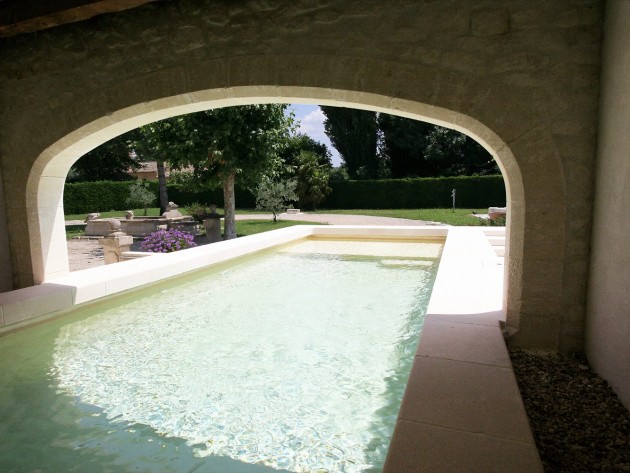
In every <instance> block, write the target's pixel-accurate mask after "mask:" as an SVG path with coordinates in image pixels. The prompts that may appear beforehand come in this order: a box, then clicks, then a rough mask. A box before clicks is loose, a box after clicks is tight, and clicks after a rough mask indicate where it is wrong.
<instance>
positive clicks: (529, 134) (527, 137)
mask: <svg viewBox="0 0 630 473" xmlns="http://www.w3.org/2000/svg"><path fill="white" fill-rule="evenodd" d="M318 71H326V72H327V73H326V75H322V74H321V73H319V72H318ZM517 92H518V94H516V95H515V91H514V87H508V86H500V85H497V84H488V83H485V82H479V81H476V80H474V78H472V77H469V76H467V75H466V74H463V73H457V74H455V73H453V72H452V71H449V70H446V69H443V70H442V69H436V68H435V67H427V66H419V65H415V66H413V65H409V64H404V63H398V62H387V61H370V60H365V59H358V58H355V57H340V56H335V55H331V56H324V55H320V56H285V55H279V56H273V55H264V56H254V57H246V58H243V57H238V58H230V59H226V60H216V61H215V60H212V61H206V62H199V63H195V64H189V63H183V64H182V65H181V67H178V68H174V69H167V70H160V71H156V72H154V73H152V74H149V75H146V74H145V75H143V74H137V75H132V76H131V77H128V78H127V79H126V80H124V81H119V82H117V83H116V84H115V87H109V88H104V89H102V90H100V89H97V88H95V87H86V89H85V90H83V91H81V93H80V95H79V96H77V97H75V98H74V100H69V101H67V102H66V105H67V107H66V108H64V109H63V110H61V109H57V110H46V111H44V112H43V113H38V114H33V115H32V121H33V123H32V124H31V126H32V127H33V128H39V129H42V130H45V132H43V133H42V134H41V135H38V136H34V137H32V139H31V140H29V141H25V140H20V139H17V140H14V142H13V143H11V144H12V145H13V152H14V153H18V152H19V153H22V154H23V155H25V156H35V157H36V158H35V159H33V161H32V162H31V163H30V164H29V163H28V160H26V162H25V164H26V165H25V166H24V167H23V168H22V169H19V170H18V172H16V176H15V177H16V179H17V180H18V181H20V180H22V182H24V186H23V189H25V192H24V194H22V196H21V199H18V200H23V204H22V205H23V207H20V206H19V205H16V206H15V209H11V208H9V209H8V214H9V219H10V221H11V222H12V226H13V229H14V231H13V232H12V235H16V233H18V234H21V235H23V236H22V237H21V238H18V237H16V236H13V237H12V241H11V245H12V248H13V251H14V253H15V254H16V255H17V256H16V257H14V264H13V267H14V272H15V271H16V269H17V272H18V274H17V280H18V285H19V286H21V287H24V286H28V285H30V284H33V283H41V282H42V281H44V280H46V278H49V277H54V276H55V275H58V274H63V273H64V272H65V271H67V266H66V265H67V259H66V258H63V257H60V255H62V256H65V254H66V250H65V246H63V245H62V243H64V244H65V240H62V238H63V232H62V228H63V215H62V213H61V210H60V208H61V206H62V193H63V182H64V179H65V176H66V174H67V171H68V169H69V168H70V166H71V164H72V163H73V162H74V161H75V160H76V159H78V157H79V156H81V155H82V154H84V153H85V152H86V151H89V150H90V149H92V148H94V147H96V146H97V145H99V144H100V143H102V142H104V141H106V140H107V139H109V138H112V137H114V136H116V135H118V134H120V133H123V132H125V131H127V130H130V129H133V128H135V127H137V126H140V125H143V124H146V123H149V122H152V121H155V120H159V119H162V118H166V117H169V116H174V115H177V114H183V113H190V112H194V111H199V110H203V109H207V108H210V107H218V106H230V105H238V104H247V103H263V102H286V103H290V102H298V103H299V102H301V103H318V104H330V105H345V106H350V107H355V108H364V109H369V110H375V111H384V112H387V113H393V114H398V115H401V116H405V117H408V118H416V119H421V120H426V121H429V122H433V123H436V124H439V125H443V126H446V127H450V128H453V129H456V130H458V131H461V132H464V133H466V134H468V135H469V136H471V137H472V138H474V139H476V140H477V141H478V142H479V143H481V144H482V145H483V146H484V147H485V148H486V149H488V150H489V151H490V152H491V153H492V154H493V156H494V157H495V159H497V161H498V162H499V163H500V167H501V170H502V172H503V175H504V178H505V180H506V183H507V189H508V197H509V205H510V217H509V247H510V254H509V258H508V259H506V261H508V263H507V264H506V267H507V276H506V277H507V279H508V284H507V285H506V288H507V298H506V300H507V314H508V322H509V325H510V326H511V327H513V328H515V329H516V328H517V327H519V326H520V327H521V330H520V332H519V336H520V337H521V338H522V339H523V342H522V343H523V344H528V345H531V344H535V345H541V346H545V347H557V345H558V337H559V323H560V311H561V304H562V294H561V293H562V275H563V271H564V268H563V258H562V257H559V258H553V257H552V258H549V256H548V252H551V253H552V254H554V255H563V253H564V241H563V238H564V234H563V227H562V226H560V230H559V231H556V232H555V233H552V234H550V233H549V232H548V231H546V230H545V231H538V229H542V228H543V226H544V225H545V224H548V223H554V224H556V223H557V222H558V221H564V212H565V208H564V205H563V203H564V187H563V183H562V167H561V163H560V160H559V157H558V155H557V152H556V150H555V144H554V142H553V139H552V138H551V136H550V134H549V133H548V131H547V129H546V127H545V126H544V125H543V124H542V122H541V119H540V118H539V117H537V116H536V114H534V113H532V111H531V110H530V109H529V108H528V106H527V105H528V99H529V98H528V93H527V91H526V90H518V91H517ZM9 131H10V130H9ZM16 150H19V151H16ZM19 208H24V209H26V214H27V220H26V221H24V219H23V218H22V219H20V218H19V216H17V215H16V214H15V211H16V210H18V209H19ZM24 235H28V238H24ZM62 246H63V248H62ZM541 264H542V265H544V266H545V268H546V269H545V271H544V273H543V274H542V275H541V274H537V268H539V267H540V266H541ZM523 327H528V329H527V330H526V331H525V332H524V331H523V330H522V329H523Z"/></svg>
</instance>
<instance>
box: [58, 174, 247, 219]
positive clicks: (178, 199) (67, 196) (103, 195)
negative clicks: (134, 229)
mask: <svg viewBox="0 0 630 473" xmlns="http://www.w3.org/2000/svg"><path fill="white" fill-rule="evenodd" d="M135 182H136V181H125V182H113V181H97V182H74V183H67V184H66V185H65V189H64V195H63V207H64V212H65V213H67V214H81V213H85V214H87V213H90V212H107V211H110V210H128V208H129V206H128V205H127V204H126V203H125V201H126V200H127V198H128V197H129V187H130V186H131V185H133V184H134V183H135ZM147 182H148V184H149V189H150V190H151V191H152V192H153V193H154V194H155V196H156V198H157V196H158V183H157V181H147ZM167 190H168V198H169V200H170V201H173V202H175V203H176V204H177V205H179V206H181V207H185V206H186V205H189V204H192V203H193V202H199V203H201V204H206V205H209V204H216V205H218V206H222V205H223V191H222V190H221V189H216V190H213V191H208V192H190V191H182V190H180V189H177V188H175V187H174V186H168V187H167ZM235 198H236V205H237V206H238V207H241V208H254V207H255V206H256V199H255V197H254V196H253V194H252V193H251V192H249V191H247V190H240V189H236V196H235Z"/></svg>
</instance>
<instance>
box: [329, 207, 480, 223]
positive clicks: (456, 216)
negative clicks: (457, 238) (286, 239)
mask: <svg viewBox="0 0 630 473" xmlns="http://www.w3.org/2000/svg"><path fill="white" fill-rule="evenodd" d="M473 212H477V213H478V214H485V213H488V209H455V212H453V210H452V209H355V210H322V211H321V213H331V214H345V215H371V216H376V217H396V218H408V219H411V220H427V221H431V222H440V223H446V224H449V225H455V226H465V225H471V226H474V225H482V224H483V223H482V222H481V220H480V219H478V218H477V217H471V214H472V213H473Z"/></svg>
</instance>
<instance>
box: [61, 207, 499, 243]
mask: <svg viewBox="0 0 630 473" xmlns="http://www.w3.org/2000/svg"><path fill="white" fill-rule="evenodd" d="M180 211H181V212H182V213H183V214H184V215H186V210H185V209H184V208H180ZM217 212H218V213H220V214H222V213H223V209H217ZM473 212H477V213H480V214H481V213H486V212H487V209H455V212H453V211H452V210H451V209H354V210H320V211H319V213H322V214H326V213H331V214H345V215H372V216H377V217H398V218H407V219H412V220H426V221H431V222H440V223H446V224H449V225H455V226H463V225H471V226H475V225H484V224H486V225H487V223H486V222H484V221H482V220H480V219H478V218H476V217H472V216H471V214H472V213H473ZM236 213H237V214H238V215H252V214H261V213H268V212H261V211H258V210H249V209H245V210H242V209H239V210H237V211H236ZM307 213H308V212H307ZM134 214H135V215H136V216H137V217H141V216H143V215H144V210H143V209H134ZM147 215H149V216H157V215H159V209H157V208H150V209H147ZM124 216H125V212H123V211H112V212H101V218H108V217H123V218H124ZM85 217H86V215H85V214H75V215H66V220H84V219H85ZM299 224H308V222H291V221H286V220H284V221H279V222H277V223H275V224H274V223H273V222H272V221H271V220H269V221H265V220H262V221H261V220H241V221H239V222H238V223H237V232H238V234H239V236H242V235H253V234H254V233H260V232H263V231H267V230H272V229H274V228H284V227H288V226H291V225H299ZM68 230H70V229H68ZM72 232H73V234H72V235H71V236H69V238H71V237H72V236H79V235H80V234H81V232H80V229H78V228H72Z"/></svg>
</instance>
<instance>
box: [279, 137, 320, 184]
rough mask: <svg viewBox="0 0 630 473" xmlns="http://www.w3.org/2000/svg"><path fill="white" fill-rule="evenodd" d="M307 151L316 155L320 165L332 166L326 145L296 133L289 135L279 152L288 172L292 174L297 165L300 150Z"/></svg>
mask: <svg viewBox="0 0 630 473" xmlns="http://www.w3.org/2000/svg"><path fill="white" fill-rule="evenodd" d="M302 151H307V152H310V153H313V154H314V155H315V156H316V157H317V162H318V163H319V164H320V165H322V166H327V167H329V168H330V167H332V161H331V156H332V155H331V153H330V150H329V149H328V147H327V146H326V145H325V144H323V143H320V142H318V141H315V140H314V139H313V138H311V137H310V136H308V135H305V134H303V133H297V134H295V135H291V136H290V137H289V138H288V140H287V142H286V146H285V147H284V149H282V151H281V152H280V158H281V159H282V161H283V162H284V165H285V166H286V168H287V171H288V172H289V174H291V175H292V174H294V173H295V171H296V170H297V168H298V166H299V162H298V157H299V155H300V152H302Z"/></svg>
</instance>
